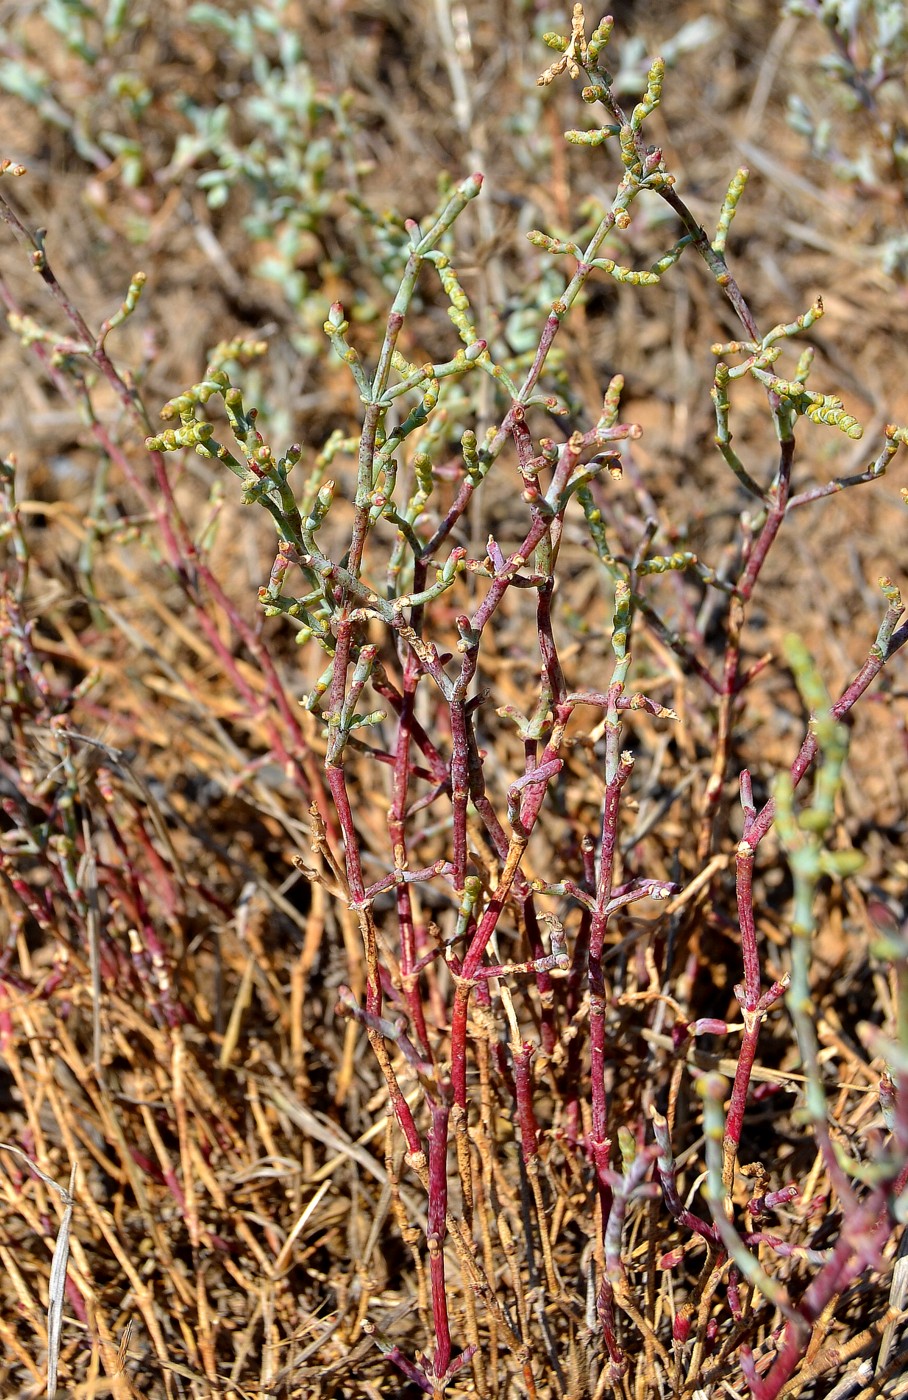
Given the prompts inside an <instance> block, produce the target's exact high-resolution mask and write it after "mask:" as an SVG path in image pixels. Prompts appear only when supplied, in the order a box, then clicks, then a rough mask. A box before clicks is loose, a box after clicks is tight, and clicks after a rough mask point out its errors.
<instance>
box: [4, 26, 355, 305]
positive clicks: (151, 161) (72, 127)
mask: <svg viewBox="0 0 908 1400" xmlns="http://www.w3.org/2000/svg"><path fill="white" fill-rule="evenodd" d="M30 19H31V22H30V24H29V25H28V26H26V25H24V24H23V23H22V22H21V20H22V16H21V15H19V14H17V12H15V11H14V12H13V13H12V14H11V15H10V16H9V17H8V18H7V19H6V20H5V21H3V20H0V89H2V90H4V91H5V92H7V93H10V94H12V95H14V96H16V97H18V98H19V99H21V100H22V101H24V102H26V103H28V105H29V106H31V107H32V108H33V109H34V110H35V111H36V112H37V113H38V115H39V116H40V118H41V120H42V121H44V122H45V123H47V124H48V125H51V126H53V127H55V128H56V129H58V130H59V131H62V132H64V133H65V135H66V136H67V137H68V139H69V140H70V141H71V143H72V146H73V148H74V151H75V153H76V154H77V155H78V156H79V157H80V158H81V159H82V160H84V161H85V162H86V163H87V164H88V165H90V166H92V167H94V169H96V170H100V171H104V172H105V175H106V177H107V178H108V179H109V178H110V176H111V175H113V174H116V175H117V176H118V177H119V180H120V182H121V185H125V186H127V187H128V188H139V187H141V186H143V185H149V184H150V183H151V182H152V180H153V181H154V183H155V184H156V185H157V186H158V187H159V188H160V187H166V186H167V185H168V184H170V185H174V184H179V185H181V186H185V185H187V184H194V185H195V186H196V187H197V188H200V189H202V190H204V191H205V194H206V197H207V200H208V203H209V205H210V206H211V207H212V208H219V207H222V206H224V205H225V204H227V202H228V200H230V199H231V198H232V197H233V196H235V195H236V196H239V198H240V212H241V215H242V222H243V227H244V230H245V232H246V233H247V235H248V236H249V237H250V238H251V239H253V240H255V241H256V242H258V243H259V244H261V245H267V247H266V248H264V249H260V250H259V255H258V257H257V258H256V259H255V260H254V262H253V266H252V267H251V268H250V271H252V272H253V274H255V275H258V276H259V277H263V278H266V279H268V280H269V281H271V282H273V283H275V284H277V285H278V286H279V287H280V288H281V291H282V293H283V295H284V297H285V298H286V300H287V302H288V303H289V306H290V307H291V309H292V310H294V311H295V312H298V311H299V310H300V308H301V307H303V306H304V304H305V303H306V300H307V298H308V296H309V293H310V291H311V288H310V286H309V283H308V281H307V278H306V276H305V274H304V273H303V271H302V270H301V269H300V262H301V260H303V261H305V260H306V259H305V258H302V259H301V255H302V254H303V253H304V252H305V251H306V241H307V239H308V240H309V247H308V253H309V260H312V261H314V260H315V259H317V257H318V253H319V249H318V247H317V246H316V247H315V248H314V249H313V246H312V234H313V231H315V230H317V229H318V228H319V226H320V222H321V221H322V220H323V219H324V217H325V216H326V214H327V213H328V211H329V209H330V206H331V201H332V198H333V197H334V196H333V191H332V189H330V188H329V187H328V182H327V180H326V174H327V172H328V171H329V170H331V169H332V168H333V167H335V166H336V167H337V168H338V169H339V171H340V178H339V179H336V180H335V181H334V182H333V190H335V191H336V189H337V187H338V185H340V184H343V185H345V186H347V187H348V188H355V183H356V168H355V160H354V158H353V156H352V139H351V137H352V133H351V131H350V128H349V124H348V121H347V116H346V101H345V98H344V96H343V94H340V95H337V94H332V95H331V96H321V95H320V94H319V92H318V85H317V81H316V76H315V74H314V73H313V70H312V67H311V65H310V64H309V62H308V61H307V58H306V55H305V53H304V52H303V47H302V42H301V40H300V37H299V35H298V34H297V33H296V32H295V30H294V27H293V25H292V23H291V22H290V17H289V15H288V13H287V0H259V3H257V4H245V5H242V6H241V7H239V8H235V7H230V8H226V7H225V8H222V7H220V6H218V5H213V4H199V5H195V6H193V7H192V8H191V9H189V11H188V12H187V14H186V22H187V23H188V24H189V25H191V26H192V27H193V29H194V30H195V31H196V36H197V42H198V46H199V49H200V51H205V50H212V49H215V48H218V47H220V48H222V49H223V51H224V53H225V54H226V55H227V56H228V62H229V64H230V65H231V67H233V68H239V69H240V70H241V78H240V79H239V80H238V85H239V93H238V97H237V99H236V101H235V102H232V103H231V102H228V101H227V100H225V98H224V96H223V93H222V92H221V91H219V88H218V84H217V83H216V82H212V83H211V84H210V85H209V86H208V87H207V88H202V86H201V84H196V85H195V88H194V93H190V92H183V91H181V90H180V88H179V86H177V87H176V88H174V85H173V83H172V74H170V73H169V71H168V69H167V65H166V64H162V65H161V66H160V69H159V68H157V67H156V66H155V64H154V62H153V61H152V60H151V56H150V54H149V53H142V50H141V45H142V40H143V30H144V29H145V27H146V26H147V25H148V15H147V14H146V13H144V12H143V9H142V8H141V7H140V6H138V5H132V6H131V5H126V4H124V3H122V0H108V3H106V4H105V3H101V0H97V3H86V2H85V0H48V3H47V4H45V5H43V6H42V7H41V12H40V15H39V16H31V17H30ZM165 37H166V36H165ZM140 55H141V56H140ZM167 106H170V108H171V111H173V109H174V107H175V108H176V112H175V113H174V117H175V119H174V120H171V121H167V120H163V121H162V120H160V116H159V118H158V119H156V120H154V121H151V120H150V119H148V113H149V109H151V110H152V111H156V112H158V113H159V114H160V112H161V110H162V109H165V110H166V107H167ZM143 119H145V120H143ZM181 127H182V130H181ZM187 128H188V129H187ZM152 143H153V144H152ZM162 143H169V145H167V144H165V146H164V149H161V145H162ZM13 154H15V155H17V156H18V155H21V154H22V153H21V152H14V153H13ZM114 163H116V169H115V170H114V169H112V168H111V167H112V165H113V164H114ZM145 231H146V232H147V228H146V230H145ZM131 232H132V234H133V236H134V237H136V238H137V239H138V240H139V241H141V238H142V234H143V228H142V226H141V223H140V222H139V221H137V222H136V223H135V225H134V226H133V228H132V230H131ZM314 314H315V317H316V322H320V319H321V318H322V317H323V314H324V310H323V308H319V310H318V311H317V312H316V313H314Z"/></svg>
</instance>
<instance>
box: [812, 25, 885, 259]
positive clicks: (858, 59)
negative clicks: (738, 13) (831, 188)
mask: <svg viewBox="0 0 908 1400" xmlns="http://www.w3.org/2000/svg"><path fill="white" fill-rule="evenodd" d="M785 13H786V14H788V15H796V16H799V17H802V18H809V19H813V20H815V21H817V22H818V23H819V24H821V25H822V26H823V27H824V28H825V29H826V31H827V37H828V40H829V41H830V42H831V48H830V49H829V51H828V52H827V53H825V54H824V55H823V56H822V57H821V58H820V59H819V61H818V63H817V66H816V71H817V72H818V74H819V81H817V83H816V85H815V86H814V87H813V89H812V90H807V91H806V92H805V93H804V94H802V93H792V94H791V95H790V96H789V98H788V120H789V123H790V125H791V126H792V127H793V128H794V130H795V131H797V132H799V133H800V134H801V135H802V136H805V137H806V138H807V140H808V141H809V143H810V148H811V152H812V154H813V155H814V156H815V157H816V158H817V159H818V160H821V161H823V162H824V163H825V164H827V165H828V166H830V167H831V168H832V169H833V170H834V171H835V173H836V175H837V176H838V177H839V178H840V179H841V180H844V181H846V182H848V183H850V184H858V185H862V186H865V187H866V188H868V189H879V188H883V187H884V186H885V187H889V188H892V186H893V185H896V186H898V185H901V187H902V189H903V191H905V190H906V188H908V108H906V103H905V79H906V74H908V6H906V5H905V3H904V0H787V3H786V5H785ZM824 87H825V91H826V93H828V94H831V95H833V96H834V98H835V100H836V101H835V108H834V109H832V110H830V109H829V108H828V106H825V107H824V104H823V102H822V98H823V95H824V91H823V90H824ZM859 111H863V112H864V113H865V114H866V116H867V117H869V119H870V121H869V124H868V123H867V122H866V121H865V122H864V123H863V124H862V125H857V124H856V123H855V121H854V115H855V114H856V113H858V112H859ZM856 135H858V137H859V139H857V140H856V139H855V137H856ZM880 258H881V262H882V264H883V268H884V270H885V271H886V272H887V273H889V274H890V275H901V276H904V275H905V273H906V272H908V239H906V238H905V237H904V235H895V236H893V237H892V238H889V239H888V240H886V241H885V242H884V243H883V244H882V246H881V248H880Z"/></svg>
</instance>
